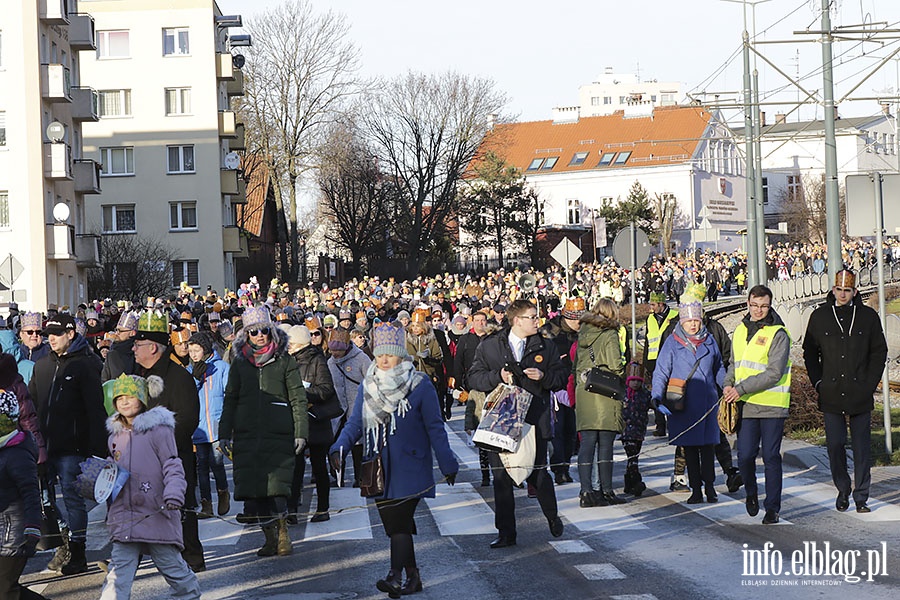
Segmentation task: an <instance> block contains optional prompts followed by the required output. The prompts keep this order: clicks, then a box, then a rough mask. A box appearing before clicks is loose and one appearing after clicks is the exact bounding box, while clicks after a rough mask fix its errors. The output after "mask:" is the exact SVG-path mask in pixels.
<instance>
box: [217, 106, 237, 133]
mask: <svg viewBox="0 0 900 600" xmlns="http://www.w3.org/2000/svg"><path fill="white" fill-rule="evenodd" d="M234 128H235V117H234V111H233V110H220V111H219V137H220V138H233V137H234V135H235V133H234Z"/></svg>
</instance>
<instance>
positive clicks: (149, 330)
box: [135, 310, 169, 346]
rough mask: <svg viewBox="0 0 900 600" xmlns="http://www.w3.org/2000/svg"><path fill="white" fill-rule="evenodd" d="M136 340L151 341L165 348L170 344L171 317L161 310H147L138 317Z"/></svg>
mask: <svg viewBox="0 0 900 600" xmlns="http://www.w3.org/2000/svg"><path fill="white" fill-rule="evenodd" d="M135 339H138V340H150V341H151V342H156V343H157V344H162V345H163V346H165V345H168V343H169V316H168V315H167V314H166V313H164V312H162V311H160V310H145V311H144V312H142V313H141V316H140V317H138V323H137V334H136V335H135Z"/></svg>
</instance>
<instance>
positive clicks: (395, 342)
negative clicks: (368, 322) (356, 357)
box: [372, 323, 409, 358]
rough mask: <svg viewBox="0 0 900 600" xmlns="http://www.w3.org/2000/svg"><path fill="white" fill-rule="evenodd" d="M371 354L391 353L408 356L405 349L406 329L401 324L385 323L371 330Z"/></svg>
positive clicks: (401, 356) (402, 356) (403, 356)
mask: <svg viewBox="0 0 900 600" xmlns="http://www.w3.org/2000/svg"><path fill="white" fill-rule="evenodd" d="M372 354H373V355H374V356H376V357H377V356H381V355H382V354H393V355H394V356H399V357H400V358H408V357H409V353H408V352H407V351H406V330H405V329H403V326H402V325H392V324H390V323H385V324H384V325H381V326H380V327H376V328H375V329H374V330H373V331H372Z"/></svg>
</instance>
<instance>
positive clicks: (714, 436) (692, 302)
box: [652, 286, 725, 504]
mask: <svg viewBox="0 0 900 600" xmlns="http://www.w3.org/2000/svg"><path fill="white" fill-rule="evenodd" d="M692 287H693V286H692ZM699 287H700V288H702V287H703V286H699ZM698 296H699V297H698ZM702 298H703V296H702V295H700V294H699V291H696V292H695V291H694V290H691V289H689V290H688V291H686V292H685V293H684V295H682V296H681V304H680V305H679V307H678V317H679V322H678V325H676V326H675V331H674V332H673V333H672V335H670V336H669V337H668V338H666V341H665V343H664V344H663V346H662V348H661V349H660V351H659V357H658V358H657V361H656V369H655V370H654V371H653V392H652V394H653V403H654V406H659V410H661V411H662V412H663V413H664V414H666V415H667V420H668V429H669V444H671V445H674V446H683V447H684V454H685V461H686V463H687V470H688V482H689V484H690V486H691V492H692V493H691V496H690V498H688V501H687V502H688V504H699V503H700V502H703V492H704V491H705V492H706V500H707V502H716V501H717V500H718V496H717V495H716V489H715V479H716V472H715V458H716V457H715V446H716V444H718V443H719V435H720V434H719V423H718V420H717V418H716V417H717V413H718V410H717V409H718V402H719V393H720V392H719V390H721V389H722V383H723V381H724V378H725V367H724V365H723V363H722V355H721V353H720V352H719V347H718V345H717V344H716V342H715V340H714V339H713V337H712V336H711V335H709V332H708V331H707V330H706V327H705V326H704V325H703V303H702V302H703V300H702ZM695 364H696V365H697V368H696V370H695V371H694V373H693V375H691V369H693V368H694V365H695ZM688 375H690V379H688ZM672 377H675V378H678V379H687V380H688V381H687V384H686V386H685V394H684V410H680V411H674V412H672V411H669V410H668V409H667V408H666V407H665V406H663V404H662V399H663V398H664V397H665V395H666V388H667V385H668V383H669V379H670V378H672Z"/></svg>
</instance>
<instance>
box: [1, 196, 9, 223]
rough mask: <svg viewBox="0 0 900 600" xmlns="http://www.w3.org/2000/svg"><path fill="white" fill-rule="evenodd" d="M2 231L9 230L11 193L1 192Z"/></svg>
mask: <svg viewBox="0 0 900 600" xmlns="http://www.w3.org/2000/svg"><path fill="white" fill-rule="evenodd" d="M0 229H9V192H0Z"/></svg>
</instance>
